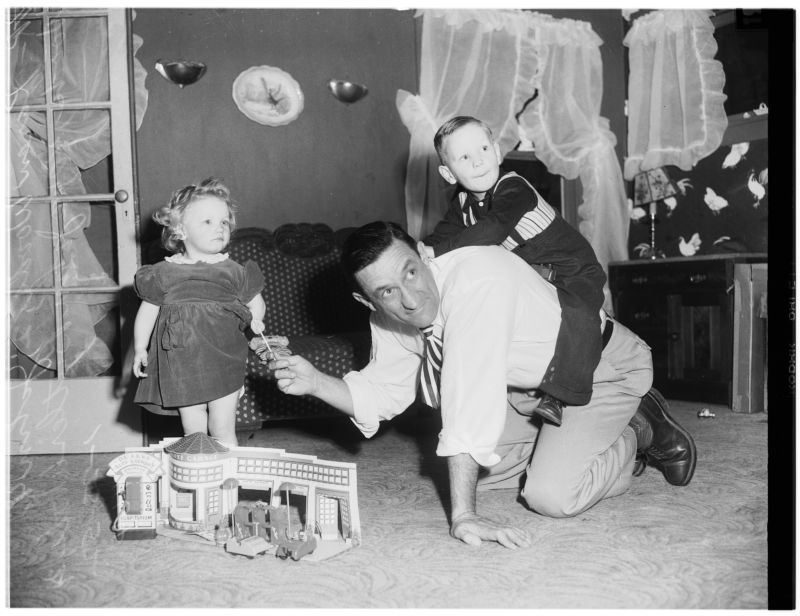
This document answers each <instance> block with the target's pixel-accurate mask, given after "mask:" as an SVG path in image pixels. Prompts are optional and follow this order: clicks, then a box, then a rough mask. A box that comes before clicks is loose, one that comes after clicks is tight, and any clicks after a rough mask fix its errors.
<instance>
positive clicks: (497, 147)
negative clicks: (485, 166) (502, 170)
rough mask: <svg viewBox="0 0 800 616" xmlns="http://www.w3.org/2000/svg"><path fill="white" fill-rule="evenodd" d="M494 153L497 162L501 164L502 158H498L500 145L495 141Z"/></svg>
mask: <svg viewBox="0 0 800 616" xmlns="http://www.w3.org/2000/svg"><path fill="white" fill-rule="evenodd" d="M494 153H495V154H496V155H497V160H499V161H500V162H501V163H502V162H503V157H502V156H500V144H499V143H497V142H496V141H495V142H494Z"/></svg>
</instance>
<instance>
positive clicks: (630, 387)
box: [270, 222, 697, 548]
mask: <svg viewBox="0 0 800 616" xmlns="http://www.w3.org/2000/svg"><path fill="white" fill-rule="evenodd" d="M342 261H343V263H344V266H345V268H346V270H347V271H348V272H349V273H350V274H351V276H352V277H353V280H354V283H355V288H356V289H357V291H356V292H354V293H353V295H354V297H355V299H356V300H357V301H359V302H361V303H362V304H365V305H366V306H368V307H369V308H370V310H372V314H371V318H370V327H371V333H372V353H371V359H370V362H369V364H367V366H365V367H364V368H363V369H362V370H360V371H357V372H350V373H349V374H347V375H345V376H344V378H342V379H340V378H335V377H332V376H330V375H327V374H325V373H323V372H320V371H319V370H317V369H316V368H315V367H314V366H312V365H311V364H310V363H309V362H308V361H307V360H305V359H304V358H302V357H300V356H297V355H294V356H291V357H288V358H283V359H279V360H277V361H272V362H270V369H272V370H274V371H275V377H276V378H277V379H278V387H279V388H280V389H281V391H283V392H285V393H287V394H294V395H304V394H310V395H312V396H315V397H317V398H319V399H320V400H323V401H325V402H327V403H328V404H330V405H331V406H333V407H335V408H337V409H339V410H341V411H342V412H344V413H345V414H347V415H349V416H350V417H351V418H352V421H353V422H354V423H355V425H356V426H358V428H359V429H360V430H361V431H362V432H363V433H364V434H365V435H366V436H367V437H370V436H372V435H374V434H375V432H376V431H377V430H378V424H379V422H380V421H381V420H387V419H391V418H392V417H394V416H396V415H398V414H399V413H402V412H403V411H404V410H406V409H407V408H408V407H409V405H411V403H412V402H413V401H414V400H415V397H416V393H417V386H418V384H419V386H420V387H421V390H422V394H423V396H424V397H425V400H426V402H428V404H429V405H431V406H434V407H439V408H440V409H441V414H442V430H441V432H440V434H439V443H438V446H437V449H436V453H437V454H438V455H440V456H445V457H447V463H448V470H449V477H450V494H451V507H452V508H451V520H450V533H451V535H452V536H453V537H455V538H457V539H460V540H462V541H464V542H465V543H468V544H472V545H479V544H480V543H481V541H483V540H486V541H497V542H499V543H500V544H502V545H504V546H506V547H508V548H517V547H527V546H529V545H530V535H529V533H528V531H527V530H525V529H524V528H515V527H513V526H507V525H504V524H500V523H497V522H494V521H492V520H490V519H488V518H485V517H482V516H480V515H479V514H478V512H477V511H476V504H475V503H476V490H478V489H487V488H489V489H491V488H510V487H518V486H519V484H520V479H521V477H520V475H522V474H524V475H525V477H524V487H523V488H522V493H521V494H522V497H523V498H524V500H525V501H526V502H527V504H528V505H529V506H530V508H531V509H533V510H534V511H536V512H538V513H540V514H542V515H546V516H552V517H569V516H575V515H578V514H579V513H581V512H583V511H585V510H587V509H588V508H590V507H592V506H593V505H594V504H595V503H597V502H598V501H600V500H602V499H604V498H610V497H612V496H619V495H620V494H622V493H624V492H625V491H626V490H627V489H628V487H629V486H630V484H631V481H632V477H633V475H634V472H636V473H637V474H638V473H639V472H641V470H642V466H641V465H642V463H646V464H649V465H651V466H653V467H654V468H657V469H658V470H660V471H661V472H662V473H663V474H664V477H665V478H666V480H667V481H668V482H669V483H671V484H673V485H678V486H684V485H687V484H688V483H689V481H690V480H691V478H692V474H693V473H694V467H695V462H696V458H697V454H696V451H695V446H694V442H693V440H692V437H691V436H690V435H689V434H688V433H687V432H686V430H684V429H683V428H682V427H681V426H679V425H678V424H677V423H676V422H675V420H674V419H673V418H671V417H670V416H669V414H668V413H667V405H666V402H665V401H664V399H663V398H662V397H661V396H660V394H659V393H658V392H657V391H655V390H654V389H651V387H650V386H651V384H652V380H653V368H652V358H651V354H650V348H649V347H648V346H647V345H646V344H645V343H644V342H643V341H642V340H641V339H640V338H638V337H637V336H636V335H635V334H634V333H633V332H631V331H630V330H629V329H627V328H626V327H624V326H623V325H621V324H620V323H619V322H616V321H613V320H612V319H611V318H609V317H607V316H606V315H602V316H603V319H602V327H603V341H604V348H603V352H602V358H601V361H600V364H599V365H598V367H597V369H596V370H595V373H594V379H593V394H592V399H591V401H590V402H589V404H587V405H586V406H568V407H566V408H565V409H564V416H563V423H562V425H561V426H560V427H557V426H554V425H550V424H543V425H542V424H539V423H538V422H537V423H536V424H535V423H533V422H532V421H531V420H530V416H531V415H532V414H533V409H534V408H535V407H536V405H537V404H538V397H537V392H536V388H537V387H538V385H539V383H540V382H541V379H542V377H543V376H544V371H545V369H546V368H547V366H548V364H549V363H550V360H551V358H552V354H553V349H554V348H555V342H556V336H557V334H558V328H559V325H560V308H559V302H558V297H557V294H556V289H555V288H554V287H553V286H552V285H551V284H550V283H548V282H547V281H545V280H544V279H543V278H542V277H541V276H539V275H538V274H537V273H536V272H535V271H534V270H533V269H532V268H531V267H529V266H528V265H527V264H526V263H525V262H524V261H523V260H522V259H520V258H519V257H517V256H516V255H513V254H511V253H510V252H508V251H506V250H504V249H503V248H500V247H497V246H471V247H466V248H460V249H458V250H454V251H452V252H450V253H447V254H445V255H442V256H440V257H437V258H435V259H430V258H429V257H427V256H426V253H425V251H424V249H423V250H419V249H418V246H417V244H416V243H415V242H414V240H413V239H412V238H411V237H410V236H409V235H408V234H406V232H405V231H404V230H403V229H402V228H401V227H399V226H398V225H396V224H394V223H385V222H375V223H370V224H368V225H365V226H364V227H361V228H360V229H358V230H357V231H356V232H355V233H353V235H352V236H350V238H349V239H348V241H347V242H346V244H345V246H344V248H343V254H342ZM537 434H538V438H537ZM534 444H535V447H534Z"/></svg>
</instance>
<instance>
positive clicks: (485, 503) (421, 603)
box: [7, 402, 767, 609]
mask: <svg viewBox="0 0 800 616" xmlns="http://www.w3.org/2000/svg"><path fill="white" fill-rule="evenodd" d="M702 406H703V405H700V404H697V403H678V402H673V403H672V409H673V413H674V415H675V416H676V417H677V418H678V419H679V421H681V423H683V424H684V425H685V426H686V427H687V428H688V429H689V430H690V431H691V432H692V434H693V435H694V436H695V440H696V442H697V447H698V452H699V460H698V464H697V471H696V474H695V477H694V480H693V481H692V483H691V484H690V485H689V486H688V487H685V488H676V487H673V486H670V485H669V484H667V483H666V482H665V481H664V479H663V477H662V476H661V475H660V474H659V473H658V472H656V471H654V470H652V469H648V470H646V471H645V473H644V475H642V476H641V477H639V478H637V479H635V480H634V484H633V487H632V489H631V490H630V491H629V492H628V493H627V494H625V495H623V496H621V497H618V498H615V499H609V500H606V501H602V502H601V503H599V504H598V505H597V506H596V507H594V508H593V509H591V510H589V511H588V512H586V513H584V514H582V515H580V516H577V517H575V518H572V519H566V520H554V519H548V518H544V517H541V516H538V515H536V514H533V513H531V512H530V511H528V510H526V509H525V508H524V507H523V506H522V505H521V504H520V503H519V502H518V501H517V495H516V493H515V492H514V491H512V490H503V491H495V492H481V493H479V495H478V507H479V511H481V512H483V513H485V514H487V515H490V516H493V517H495V518H496V519H499V520H505V521H508V522H510V523H514V524H518V525H521V526H525V527H527V528H528V529H529V530H530V531H531V532H532V534H533V536H534V545H533V546H532V547H531V548H530V549H527V550H517V551H509V550H506V549H504V548H502V547H499V546H498V545H496V544H484V546H482V547H481V548H471V547H468V546H466V545H464V544H462V543H460V542H458V541H455V540H453V539H451V538H450V537H449V536H448V534H447V529H448V526H447V516H446V511H445V508H444V507H443V505H442V503H443V497H444V502H447V500H446V499H447V496H446V493H445V492H444V490H446V485H445V483H446V482H445V480H446V474H444V472H443V471H444V470H445V467H444V466H443V465H442V461H441V460H440V459H438V458H436V456H435V455H434V453H433V451H434V446H435V438H436V437H435V435H436V426H435V423H434V422H433V420H431V419H425V418H423V417H418V416H414V415H413V414H411V413H407V414H406V415H409V417H401V418H398V419H397V420H395V422H393V424H392V425H389V426H385V427H384V428H383V429H382V430H381V432H379V434H378V435H376V436H375V437H374V438H373V439H371V440H364V439H363V438H362V437H361V435H360V433H358V431H357V430H356V429H355V428H354V427H352V426H351V425H350V424H349V422H347V420H344V421H341V420H339V419H336V420H323V419H318V420H315V421H314V422H313V423H305V424H302V423H282V424H281V423H278V424H273V425H272V426H271V427H269V428H268V429H265V430H261V431H259V432H256V433H254V434H249V435H248V434H242V435H240V437H241V438H240V442H241V444H242V445H249V446H272V447H279V448H282V449H286V451H288V452H292V453H307V454H313V455H317V456H319V457H321V458H325V459H333V460H342V461H355V462H357V464H358V481H359V507H360V511H361V528H362V533H363V544H362V545H361V546H360V547H358V548H355V549H352V550H349V551H347V552H344V553H343V554H340V555H338V556H336V557H334V558H333V559H331V560H327V561H323V562H309V561H305V560H301V561H299V562H295V561H292V560H285V561H284V560H280V559H276V558H273V557H263V558H260V559H255V560H248V559H246V558H243V557H241V556H234V555H232V554H227V553H225V552H224V551H222V550H219V549H216V548H212V547H207V546H204V545H199V544H195V543H189V542H185V541H181V540H176V539H172V538H169V537H165V536H158V537H157V538H156V539H154V540H142V541H117V540H116V539H115V536H114V534H113V533H112V532H111V531H110V529H109V527H110V525H111V522H112V520H113V517H114V513H115V512H114V509H115V500H114V485H113V481H112V480H111V479H110V478H108V477H106V476H105V473H106V471H107V469H108V462H109V460H111V459H112V458H113V457H115V456H116V455H117V454H102V455H94V456H89V455H72V456H27V457H23V456H15V457H13V458H11V459H10V462H9V474H10V495H11V508H10V536H9V537H8V541H7V550H8V552H9V554H8V565H9V571H8V577H9V579H8V584H9V592H10V597H9V599H8V604H9V605H10V606H11V607H100V606H107V607H177V606H183V607H260V608H264V607H293V608H314V607H327V608H483V609H488V608H738V609H748V608H757V609H764V608H766V607H767V415H766V414H757V415H738V414H733V413H731V412H730V411H729V410H728V409H727V408H724V407H719V406H710V407H709V408H710V409H711V410H712V411H713V412H715V413H716V417H715V418H708V419H701V418H698V417H697V412H698V410H700V408H701V407H702ZM426 424H427V425H426Z"/></svg>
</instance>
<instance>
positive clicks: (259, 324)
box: [250, 319, 266, 334]
mask: <svg viewBox="0 0 800 616" xmlns="http://www.w3.org/2000/svg"><path fill="white" fill-rule="evenodd" d="M250 329H251V330H253V333H254V334H261V333H263V332H264V330H265V329H266V328H265V327H264V321H259V320H258V319H253V320H252V321H250Z"/></svg>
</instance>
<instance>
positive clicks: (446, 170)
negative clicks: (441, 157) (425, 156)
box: [439, 165, 458, 184]
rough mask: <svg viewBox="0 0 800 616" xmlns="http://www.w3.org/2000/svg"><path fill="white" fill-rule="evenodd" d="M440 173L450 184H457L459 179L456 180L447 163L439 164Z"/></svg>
mask: <svg viewBox="0 0 800 616" xmlns="http://www.w3.org/2000/svg"><path fill="white" fill-rule="evenodd" d="M439 175H441V176H442V177H443V178H444V181H445V182H447V183H448V184H455V183H456V182H457V181H458V180H456V176H454V175H453V174H452V173H451V172H450V168H449V167H448V166H447V165H439Z"/></svg>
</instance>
